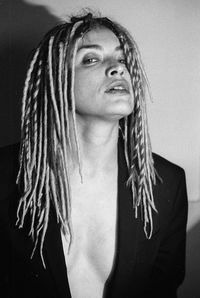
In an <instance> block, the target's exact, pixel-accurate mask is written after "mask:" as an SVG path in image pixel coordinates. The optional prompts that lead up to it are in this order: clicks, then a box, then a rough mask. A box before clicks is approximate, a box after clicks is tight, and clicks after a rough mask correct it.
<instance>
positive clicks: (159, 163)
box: [153, 153, 185, 184]
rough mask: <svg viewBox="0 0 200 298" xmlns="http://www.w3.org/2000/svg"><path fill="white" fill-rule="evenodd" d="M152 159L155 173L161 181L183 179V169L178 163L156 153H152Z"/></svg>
mask: <svg viewBox="0 0 200 298" xmlns="http://www.w3.org/2000/svg"><path fill="white" fill-rule="evenodd" d="M153 160H154V167H155V170H156V173H157V174H158V176H159V177H160V178H161V180H163V182H164V181H168V180H169V182H171V183H172V182H177V181H178V180H179V179H185V171H184V169H183V168H182V167H180V166H179V165H177V164H175V163H173V162H171V161H169V160H167V159H166V158H164V157H162V156H160V155H158V154H156V153H153ZM172 184H173V183H172Z"/></svg>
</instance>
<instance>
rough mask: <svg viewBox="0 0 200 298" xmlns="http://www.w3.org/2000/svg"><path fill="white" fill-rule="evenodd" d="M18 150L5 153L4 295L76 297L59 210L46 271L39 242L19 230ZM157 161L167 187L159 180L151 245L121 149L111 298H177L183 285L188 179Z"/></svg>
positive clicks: (0, 159)
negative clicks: (72, 293)
mask: <svg viewBox="0 0 200 298" xmlns="http://www.w3.org/2000/svg"><path fill="white" fill-rule="evenodd" d="M18 147H19V146H18V145H12V146H8V147H6V148H2V149H0V183H1V185H0V204H1V205H0V233H1V234H0V239H1V245H0V258H1V259H0V262H1V264H0V267H1V269H0V271H1V272H0V273H1V276H0V278H1V284H0V286H1V290H0V291H1V292H0V296H1V297H2V298H3V297H5V298H6V297H12V298H18V297H20V298H23V297H24V298H25V297H26V298H68V297H71V296H70V289H69V284H68V279H67V269H66V266H65V260H64V254H63V248H62V241H61V235H60V228H59V225H58V224H57V223H56V220H55V216H54V210H53V208H51V214H50V220H49V226H48V230H47V234H46V240H45V243H44V258H45V263H46V269H44V267H43V265H42V262H41V259H40V255H39V252H38V251H36V253H35V255H34V257H33V259H30V255H31V252H32V249H33V243H32V241H31V240H30V237H29V236H28V230H27V228H26V224H25V227H24V228H23V229H18V228H17V227H16V226H15V222H16V208H17V203H18V197H19V195H18V191H17V186H16V184H15V180H16V174H17V170H18V158H17V155H18V150H19V148H18ZM154 162H155V168H156V170H157V172H158V173H159V175H160V176H161V177H162V180H163V182H160V181H158V182H157V184H156V186H155V187H154V198H155V204H156V207H157V209H158V213H154V214H153V221H154V231H153V235H152V238H151V239H150V240H148V239H146V237H145V235H144V231H143V223H142V220H141V219H140V218H138V219H135V215H134V210H133V207H132V203H131V202H132V196H131V191H130V189H129V188H127V187H126V185H125V182H126V180H127V174H128V173H127V169H126V164H125V159H124V154H123V149H122V147H121V145H119V155H118V163H119V173H118V226H117V245H116V257H115V262H114V267H113V270H112V273H111V275H110V276H109V278H108V280H107V282H106V286H105V291H104V297H106V298H129V297H134V298H150V297H154V298H175V297H177V295H176V291H177V288H178V286H179V285H180V284H181V282H182V281H183V278H184V274H185V242H186V222H187V194H186V184H185V174H184V171H183V169H181V168H180V167H178V166H176V165H174V164H172V163H170V162H169V161H167V160H165V159H164V158H162V157H160V156H158V155H155V154H154ZM2 293H4V294H3V295H2ZM88 298H90V297H88ZM94 298H95V297H94Z"/></svg>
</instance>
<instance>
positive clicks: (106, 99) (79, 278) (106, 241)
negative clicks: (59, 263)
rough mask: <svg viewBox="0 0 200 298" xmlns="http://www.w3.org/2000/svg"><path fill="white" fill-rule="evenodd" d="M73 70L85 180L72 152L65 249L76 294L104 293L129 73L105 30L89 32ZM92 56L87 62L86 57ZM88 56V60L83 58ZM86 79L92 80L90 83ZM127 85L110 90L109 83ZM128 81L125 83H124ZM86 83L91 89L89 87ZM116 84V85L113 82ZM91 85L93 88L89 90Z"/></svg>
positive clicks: (97, 297) (95, 297) (80, 297)
mask: <svg viewBox="0 0 200 298" xmlns="http://www.w3.org/2000/svg"><path fill="white" fill-rule="evenodd" d="M93 43H95V44H98V45H100V48H99V49H97V50H96V48H95V49H91V48H90V49H89V51H88V49H83V50H82V49H81V50H80V53H78V55H77V61H76V69H75V88H76V89H75V101H76V107H77V115H76V118H77V119H76V120H77V131H78V139H79V146H80V154H81V167H82V175H83V183H82V182H81V179H80V175H79V168H78V164H77V155H76V154H75V150H72V151H71V152H70V158H71V166H70V184H71V190H72V193H71V194H72V203H71V204H72V205H71V207H72V209H71V210H72V213H71V216H72V226H73V242H72V245H71V249H70V252H69V253H67V244H66V242H65V239H64V237H62V239H63V247H64V252H65V258H66V264H67V272H68V280H69V286H70V291H71V295H72V297H73V298H86V297H87V298H90V297H91V298H102V297H103V291H104V287H105V282H106V280H107V279H108V277H109V275H110V273H111V270H112V268H113V264H114V257H115V246H116V222H117V177H118V165H117V142H118V125H119V119H120V118H122V117H124V116H126V115H128V114H129V113H130V112H131V111H132V106H133V99H132V98H133V97H132V93H131V88H130V78H129V74H128V71H127V70H126V68H125V65H124V64H123V63H121V60H120V59H121V56H122V53H121V51H119V49H117V50H116V48H119V42H118V40H117V38H116V36H115V35H114V34H113V33H112V32H111V31H109V30H107V29H98V30H95V31H90V32H89V33H87V35H86V37H85V39H84V41H83V43H82V44H80V48H81V47H82V46H85V45H86V47H87V45H88V44H89V45H91V44H93ZM85 56H86V57H89V59H90V60H89V62H87V63H86V64H85V62H84V63H82V61H83V60H84V59H86V58H85ZM84 61H85V60H84ZM87 80H88V82H87ZM116 82H117V84H116V85H120V84H121V82H122V85H123V87H124V86H126V89H127V90H115V91H114V92H113V90H112V91H111V92H107V91H106V90H107V89H108V88H109V86H110V84H113V83H114V84H115V83H116ZM124 82H125V83H124ZM85 86H87V88H85ZM112 86H113V85H112ZM88 89H89V90H88Z"/></svg>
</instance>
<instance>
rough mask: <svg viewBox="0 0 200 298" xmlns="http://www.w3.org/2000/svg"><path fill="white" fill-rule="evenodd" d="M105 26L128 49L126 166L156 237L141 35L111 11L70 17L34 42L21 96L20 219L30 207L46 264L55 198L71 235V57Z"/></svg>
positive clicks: (146, 227)
mask: <svg viewBox="0 0 200 298" xmlns="http://www.w3.org/2000/svg"><path fill="white" fill-rule="evenodd" d="M102 26H103V27H106V28H108V29H110V30H112V31H113V32H114V34H115V35H116V36H117V37H118V39H119V41H120V44H121V46H122V48H123V51H124V54H125V57H126V66H127V69H128V71H129V73H130V77H131V80H132V87H133V91H134V109H133V112H132V114H131V115H129V116H128V117H126V118H125V119H123V120H122V121H120V122H121V124H122V125H121V131H122V134H123V137H124V148H125V150H124V152H125V157H126V162H127V166H128V169H129V179H128V184H130V185H131V187H132V191H133V207H134V208H135V215H136V217H137V209H138V207H139V206H140V207H141V210H142V215H143V221H144V231H145V233H146V235H147V237H151V234H152V229H153V222H152V210H156V208H155V206H154V200H153V193H152V184H153V183H155V171H154V166H153V158H152V152H151V145H150V139H149V134H148V125H147V117H146V107H145V89H146V86H148V82H147V78H146V75H145V72H144V68H143V65H142V62H141V59H140V55H139V51H138V49H137V46H136V43H135V41H134V40H132V38H131V37H130V35H129V34H128V32H126V30H125V29H124V28H122V27H121V26H120V25H118V24H116V23H113V22H112V21H110V20H109V19H107V18H100V17H93V16H92V14H91V13H89V14H87V15H85V16H83V17H73V18H71V22H70V23H65V24H61V25H58V26H56V27H55V28H53V29H52V30H51V31H50V32H48V33H47V35H46V36H45V37H44V39H43V40H42V42H41V43H40V44H39V46H38V48H37V49H36V51H35V53H34V55H33V57H32V60H31V63H30V66H29V69H28V72H27V77H26V81H25V85H24V92H23V100H22V122H21V132H22V133H21V150H20V169H19V173H18V178H17V183H18V185H19V188H20V191H21V199H20V202H19V206H18V211H17V218H18V219H17V225H18V226H19V227H23V225H24V222H25V218H26V216H27V215H28V214H29V216H30V219H31V224H30V235H31V237H32V239H33V241H34V248H33V253H32V255H33V254H34V252H35V249H36V248H37V246H38V242H39V248H40V255H41V258H42V262H43V265H44V266H45V263H44V259H43V245H44V239H45V234H46V231H47V228H48V221H49V212H50V208H51V204H53V206H54V209H55V212H56V216H57V222H58V223H60V225H61V229H62V231H63V232H64V234H65V236H66V237H67V239H68V240H69V243H71V240H72V224H71V190H70V179H69V170H68V165H69V160H68V155H67V149H68V148H71V139H70V132H69V111H70V113H72V128H73V136H74V138H75V143H76V151H77V156H78V161H79V172H80V176H81V166H80V164H81V163H80V154H79V152H80V150H79V143H78V138H77V128H76V113H75V98H74V74H75V70H74V63H75V57H76V51H77V44H78V42H79V40H80V39H81V38H83V36H84V34H85V33H87V32H88V31H90V30H92V29H93V28H95V27H102Z"/></svg>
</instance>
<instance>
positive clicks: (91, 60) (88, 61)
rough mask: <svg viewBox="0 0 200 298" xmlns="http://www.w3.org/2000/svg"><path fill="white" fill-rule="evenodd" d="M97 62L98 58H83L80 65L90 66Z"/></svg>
mask: <svg viewBox="0 0 200 298" xmlns="http://www.w3.org/2000/svg"><path fill="white" fill-rule="evenodd" d="M99 60H100V59H99V58H98V57H85V58H83V61H82V63H83V64H84V65H92V64H95V63H97V62H98V61H99Z"/></svg>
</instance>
